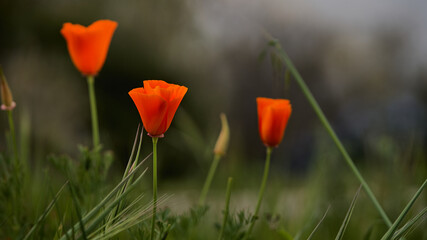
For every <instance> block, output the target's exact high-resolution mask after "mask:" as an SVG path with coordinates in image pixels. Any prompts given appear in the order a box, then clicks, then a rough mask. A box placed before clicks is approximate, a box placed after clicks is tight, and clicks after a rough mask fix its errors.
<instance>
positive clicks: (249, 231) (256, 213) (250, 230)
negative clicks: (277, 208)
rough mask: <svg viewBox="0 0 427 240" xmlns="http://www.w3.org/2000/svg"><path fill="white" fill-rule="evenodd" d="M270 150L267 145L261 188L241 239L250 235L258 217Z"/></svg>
mask: <svg viewBox="0 0 427 240" xmlns="http://www.w3.org/2000/svg"><path fill="white" fill-rule="evenodd" d="M272 151H273V148H272V147H267V156H266V158H265V166H264V175H263V176H262V182H261V188H260V189H259V193H258V202H257V204H256V207H255V213H254V216H253V217H252V221H251V225H250V226H249V229H248V231H247V232H246V235H245V237H244V238H243V239H247V238H248V237H249V236H250V235H251V232H252V229H253V228H254V225H255V221H256V220H257V218H258V212H259V209H260V208H261V202H262V197H263V196H264V191H265V185H266V183H267V179H268V170H269V169H270V158H271V152H272Z"/></svg>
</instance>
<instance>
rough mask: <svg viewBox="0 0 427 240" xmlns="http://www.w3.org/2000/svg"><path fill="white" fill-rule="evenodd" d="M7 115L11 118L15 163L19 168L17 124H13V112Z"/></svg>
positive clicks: (9, 111) (10, 125)
mask: <svg viewBox="0 0 427 240" xmlns="http://www.w3.org/2000/svg"><path fill="white" fill-rule="evenodd" d="M7 115H8V118H9V128H10V135H11V137H12V147H13V155H14V161H15V166H16V167H17V166H18V148H17V147H16V135H15V124H14V123H13V114H12V110H8V111H7Z"/></svg>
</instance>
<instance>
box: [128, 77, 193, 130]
mask: <svg viewBox="0 0 427 240" xmlns="http://www.w3.org/2000/svg"><path fill="white" fill-rule="evenodd" d="M187 90H188V89H187V88H186V87H184V86H179V85H175V84H169V83H167V82H165V81H162V80H147V81H144V87H140V88H134V89H132V90H131V91H130V92H129V95H130V97H131V98H132V100H133V102H134V103H135V105H136V108H137V109H138V112H139V115H140V116H141V120H142V124H144V128H145V130H146V131H147V132H148V134H149V135H150V136H152V137H163V134H164V133H165V132H166V130H168V128H169V126H170V124H171V122H172V119H173V117H174V115H175V112H176V110H177V109H178V106H179V104H180V103H181V100H182V98H183V97H184V95H185V93H186V92H187Z"/></svg>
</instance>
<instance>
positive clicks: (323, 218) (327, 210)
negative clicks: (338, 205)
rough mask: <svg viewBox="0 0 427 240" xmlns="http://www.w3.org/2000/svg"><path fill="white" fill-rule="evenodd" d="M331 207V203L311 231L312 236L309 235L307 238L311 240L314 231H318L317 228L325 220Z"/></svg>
mask: <svg viewBox="0 0 427 240" xmlns="http://www.w3.org/2000/svg"><path fill="white" fill-rule="evenodd" d="M330 208H331V206H330V205H329V206H328V208H327V209H326V212H325V214H323V217H322V218H321V219H320V221H319V222H318V223H317V225H316V227H315V228H314V229H313V231H312V232H311V233H310V236H308V238H307V240H310V239H311V238H312V237H313V235H314V233H315V232H316V231H317V229H318V228H319V226H320V224H321V223H322V222H323V220H325V218H326V215H327V214H328V212H329V209H330Z"/></svg>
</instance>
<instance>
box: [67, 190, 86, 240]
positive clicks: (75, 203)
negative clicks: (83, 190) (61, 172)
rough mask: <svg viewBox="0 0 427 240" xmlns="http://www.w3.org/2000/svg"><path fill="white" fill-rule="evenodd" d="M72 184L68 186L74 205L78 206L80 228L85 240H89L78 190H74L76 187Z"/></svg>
mask: <svg viewBox="0 0 427 240" xmlns="http://www.w3.org/2000/svg"><path fill="white" fill-rule="evenodd" d="M71 185H72V184H69V185H68V188H69V189H70V192H71V197H72V199H73V203H74V207H75V208H76V214H77V218H78V219H79V225H80V230H81V233H82V235H81V236H82V237H83V239H84V240H87V234H86V230H85V225H84V223H83V220H82V211H81V208H80V203H79V200H78V199H77V196H76V192H74V188H73V186H71Z"/></svg>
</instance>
